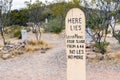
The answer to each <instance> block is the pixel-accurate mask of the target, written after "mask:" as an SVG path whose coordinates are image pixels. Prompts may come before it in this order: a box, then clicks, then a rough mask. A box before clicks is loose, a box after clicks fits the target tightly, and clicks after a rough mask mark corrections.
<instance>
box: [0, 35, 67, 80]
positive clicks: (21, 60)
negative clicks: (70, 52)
mask: <svg viewBox="0 0 120 80" xmlns="http://www.w3.org/2000/svg"><path fill="white" fill-rule="evenodd" d="M53 37H55V36H54V35H51V34H49V35H47V34H44V35H43V38H44V39H46V40H47V41H49V42H50V43H51V44H53V47H54V48H53V49H51V50H49V51H47V52H46V53H43V54H42V53H40V51H36V52H32V53H31V54H24V55H21V56H19V57H16V58H13V59H9V60H6V61H0V80H56V79H57V80H66V58H65V47H63V46H64V40H62V39H59V40H58V39H56V38H53Z"/></svg>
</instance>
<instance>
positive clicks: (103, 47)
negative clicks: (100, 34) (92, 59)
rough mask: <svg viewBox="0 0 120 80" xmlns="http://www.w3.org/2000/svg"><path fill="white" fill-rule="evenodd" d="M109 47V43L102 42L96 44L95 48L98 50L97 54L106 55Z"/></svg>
mask: <svg viewBox="0 0 120 80" xmlns="http://www.w3.org/2000/svg"><path fill="white" fill-rule="evenodd" d="M108 45H109V42H100V43H96V44H95V45H94V47H95V48H96V49H97V50H96V51H97V52H100V53H102V54H104V53H105V52H106V47H107V46H108Z"/></svg>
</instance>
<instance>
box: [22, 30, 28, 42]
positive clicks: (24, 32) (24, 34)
mask: <svg viewBox="0 0 120 80" xmlns="http://www.w3.org/2000/svg"><path fill="white" fill-rule="evenodd" d="M21 34H22V40H27V31H26V30H21Z"/></svg>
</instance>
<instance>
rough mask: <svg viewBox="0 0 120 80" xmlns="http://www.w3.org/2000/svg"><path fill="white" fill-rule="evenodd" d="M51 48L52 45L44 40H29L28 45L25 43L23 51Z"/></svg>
mask: <svg viewBox="0 0 120 80" xmlns="http://www.w3.org/2000/svg"><path fill="white" fill-rule="evenodd" d="M50 48H52V46H51V45H50V44H48V43H47V42H46V41H44V40H33V39H32V40H30V41H29V43H28V45H26V47H25V51H26V52H29V51H36V50H42V49H45V50H47V49H50Z"/></svg>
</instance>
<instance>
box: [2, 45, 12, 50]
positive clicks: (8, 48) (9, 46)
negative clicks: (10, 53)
mask: <svg viewBox="0 0 120 80" xmlns="http://www.w3.org/2000/svg"><path fill="white" fill-rule="evenodd" d="M13 47H14V45H6V46H3V48H2V49H3V50H10V49H11V48H13Z"/></svg>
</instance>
